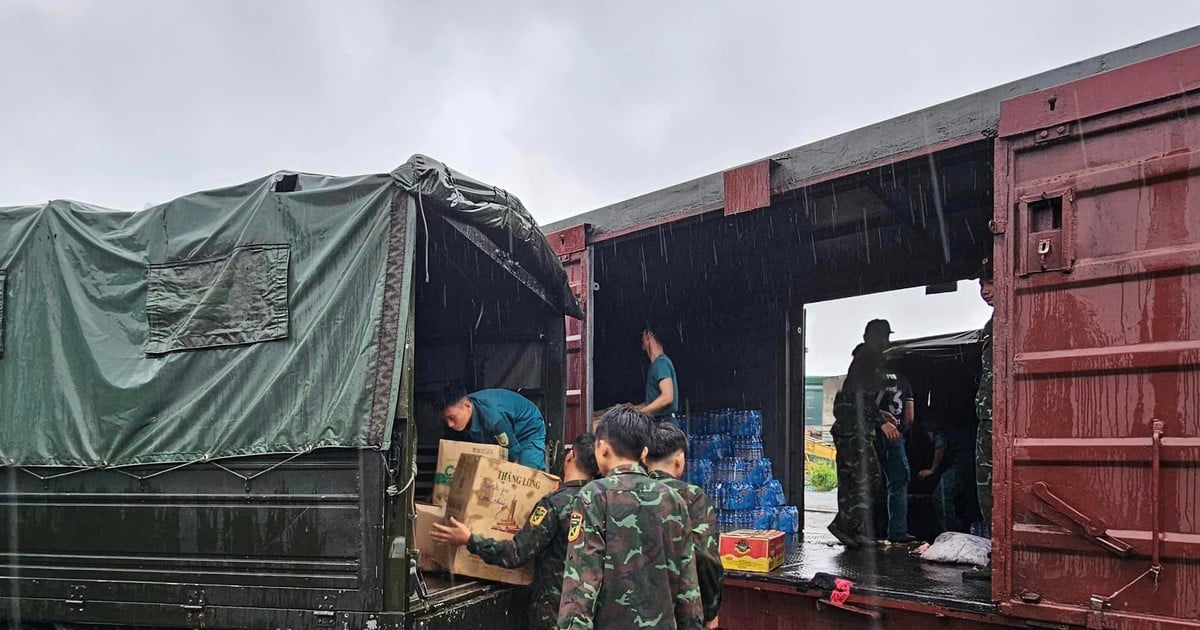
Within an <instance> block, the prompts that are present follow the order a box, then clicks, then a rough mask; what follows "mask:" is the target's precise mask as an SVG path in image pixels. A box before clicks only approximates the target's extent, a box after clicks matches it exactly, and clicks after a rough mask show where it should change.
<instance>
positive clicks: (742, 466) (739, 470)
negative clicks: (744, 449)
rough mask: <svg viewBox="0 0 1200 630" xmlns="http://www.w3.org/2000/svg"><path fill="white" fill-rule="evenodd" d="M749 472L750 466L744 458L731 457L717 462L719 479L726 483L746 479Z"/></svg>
mask: <svg viewBox="0 0 1200 630" xmlns="http://www.w3.org/2000/svg"><path fill="white" fill-rule="evenodd" d="M748 472H749V466H748V465H747V464H746V460H744V459H738V458H736V457H731V458H727V459H722V460H720V461H718V462H717V481H721V482H724V483H733V482H735V481H745V480H746V476H747V473H748Z"/></svg>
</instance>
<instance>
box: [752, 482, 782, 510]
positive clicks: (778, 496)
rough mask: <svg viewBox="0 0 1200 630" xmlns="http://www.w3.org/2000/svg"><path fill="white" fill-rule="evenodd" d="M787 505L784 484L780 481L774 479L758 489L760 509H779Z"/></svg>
mask: <svg viewBox="0 0 1200 630" xmlns="http://www.w3.org/2000/svg"><path fill="white" fill-rule="evenodd" d="M785 503H787V498H786V497H785V496H784V495H783V484H781V483H779V480H778V479H772V480H770V481H768V482H767V484H766V485H764V486H763V487H761V488H759V489H758V507H779V506H781V505H783V504H785Z"/></svg>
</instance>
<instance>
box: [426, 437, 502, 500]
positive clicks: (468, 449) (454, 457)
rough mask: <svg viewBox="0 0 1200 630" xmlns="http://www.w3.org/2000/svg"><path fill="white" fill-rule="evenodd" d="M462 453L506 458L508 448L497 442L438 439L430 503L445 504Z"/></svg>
mask: <svg viewBox="0 0 1200 630" xmlns="http://www.w3.org/2000/svg"><path fill="white" fill-rule="evenodd" d="M464 454H471V455H483V456H484V457H495V458H496V459H508V449H506V448H504V447H503V446H500V445H499V444H476V443H474V442H456V441H454V440H440V441H439V442H438V458H437V470H435V471H434V475H433V498H432V499H431V500H430V503H432V504H434V505H446V497H447V496H448V495H449V494H450V484H451V483H452V482H453V481H454V467H455V466H457V465H458V458H459V457H460V456H462V455H464Z"/></svg>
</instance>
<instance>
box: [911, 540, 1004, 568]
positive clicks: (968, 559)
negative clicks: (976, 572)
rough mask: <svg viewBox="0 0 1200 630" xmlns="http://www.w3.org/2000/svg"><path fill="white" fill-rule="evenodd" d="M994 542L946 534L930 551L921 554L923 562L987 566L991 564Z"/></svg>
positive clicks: (936, 541)
mask: <svg viewBox="0 0 1200 630" xmlns="http://www.w3.org/2000/svg"><path fill="white" fill-rule="evenodd" d="M991 553H992V541H990V540H988V539H987V538H980V537H979V536H972V535H970V534H961V533H959V532H946V533H944V534H942V535H940V536H938V537H937V538H936V539H935V540H934V541H933V544H932V545H930V546H929V549H926V550H925V553H923V554H921V559H922V560H928V561H930V562H942V563H945V564H971V565H975V566H980V567H981V566H986V565H987V564H989V563H990V562H991V557H990V556H991Z"/></svg>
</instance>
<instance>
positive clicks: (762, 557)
mask: <svg viewBox="0 0 1200 630" xmlns="http://www.w3.org/2000/svg"><path fill="white" fill-rule="evenodd" d="M720 551H721V566H723V567H725V568H726V569H728V570H730V571H751V572H755V573H770V572H771V571H774V570H775V569H777V568H779V566H780V565H782V564H783V557H784V555H785V551H784V541H783V532H780V531H776V530H773V529H765V530H764V529H739V530H737V531H733V532H728V533H725V534H721V542H720Z"/></svg>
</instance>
